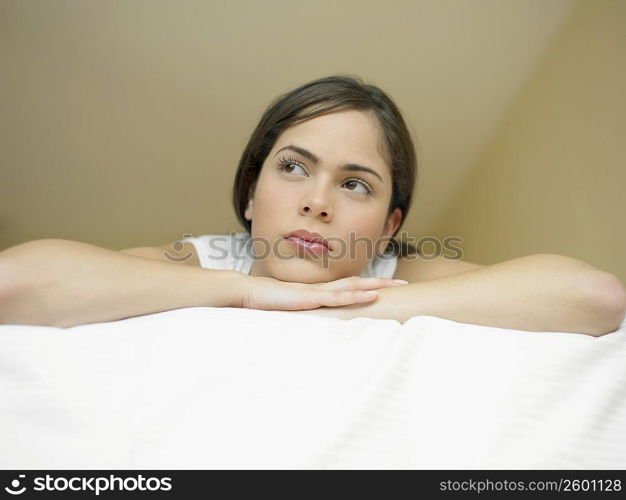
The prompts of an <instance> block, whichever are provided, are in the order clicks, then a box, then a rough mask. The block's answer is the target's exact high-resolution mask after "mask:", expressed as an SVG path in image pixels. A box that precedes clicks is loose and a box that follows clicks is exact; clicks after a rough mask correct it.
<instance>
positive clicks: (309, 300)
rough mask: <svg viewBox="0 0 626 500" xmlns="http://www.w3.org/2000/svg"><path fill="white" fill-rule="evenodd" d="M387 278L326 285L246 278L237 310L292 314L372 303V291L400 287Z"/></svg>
mask: <svg viewBox="0 0 626 500" xmlns="http://www.w3.org/2000/svg"><path fill="white" fill-rule="evenodd" d="M404 284H406V282H404V281H401V280H400V281H395V280H393V279H391V278H361V277H359V276H352V277H350V278H341V279H338V280H335V281H330V282H328V283H297V282H291V281H280V280H277V279H274V278H265V277H259V276H246V281H245V282H244V285H243V286H244V289H243V290H242V294H241V295H242V300H241V304H240V307H245V308H248V309H263V310H268V311H269V310H279V311H295V310H304V309H316V308H318V307H322V306H329V307H337V306H345V305H349V304H357V303H363V302H372V301H374V300H376V297H377V294H376V292H375V291H373V290H374V289H376V288H384V287H390V286H401V285H404Z"/></svg>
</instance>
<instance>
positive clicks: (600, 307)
mask: <svg viewBox="0 0 626 500" xmlns="http://www.w3.org/2000/svg"><path fill="white" fill-rule="evenodd" d="M378 292H379V293H378V299H377V300H376V301H374V302H372V303H368V304H358V305H350V306H343V307H340V308H320V309H315V310H313V311H298V312H297V314H318V315H322V316H330V317H337V318H342V319H350V318H354V317H363V316H365V317H370V318H380V319H396V320H398V321H400V322H402V323H404V322H405V321H406V320H407V319H409V318H411V317H413V316H418V315H427V316H436V317H440V318H444V319H450V320H452V321H457V322H460V323H473V324H479V325H485V326H494V327H500V328H510V329H516V330H526V331H552V332H572V333H584V334H588V335H594V336H599V335H603V334H605V333H609V332H613V331H615V330H616V329H617V328H618V327H619V325H620V324H621V322H622V321H623V320H624V317H625V314H626V290H625V289H624V286H623V285H622V283H621V282H620V281H619V280H618V279H617V278H616V277H615V276H614V275H612V274H610V273H607V272H604V271H600V270H598V269H595V268H593V267H592V266H590V265H588V264H586V263H584V262H582V261H578V260H576V259H572V258H569V257H565V256H561V255H552V254H537V255H529V256H526V257H520V258H516V259H512V260H508V261H505V262H501V263H498V264H494V265H490V266H484V267H481V268H479V269H475V270H471V271H467V272H462V273H460V274H454V275H450V276H445V277H442V278H437V279H431V280H428V281H422V282H416V283H410V284H408V285H405V286H403V287H398V288H385V289H382V290H379V291H378Z"/></svg>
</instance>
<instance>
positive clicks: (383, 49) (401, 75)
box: [0, 0, 626, 279]
mask: <svg viewBox="0 0 626 500" xmlns="http://www.w3.org/2000/svg"><path fill="white" fill-rule="evenodd" d="M470 4H471V8H468V5H470ZM625 5H626V2H624V1H623V0H621V1H608V0H582V1H581V2H578V1H577V0H551V1H550V2H546V1H545V0H514V1H513V0H507V1H502V0H473V1H472V2H471V3H470V2H467V1H465V0H440V1H437V2H434V1H432V0H398V1H397V2H394V8H392V9H390V8H389V6H388V5H387V4H384V3H382V4H381V2H378V1H363V0H346V1H345V2H339V3H338V2H319V3H316V4H315V6H313V4H306V5H305V4H301V3H297V2H284V1H269V2H252V1H251V2H248V3H246V2H233V3H227V2H221V3H218V2H204V1H193V0H185V1H182V2H180V3H179V2H177V3H176V4H173V3H172V2H169V1H159V0H137V1H134V2H103V1H99V0H56V1H55V2H48V1H45V0H44V1H42V0H25V1H21V2H0V74H1V75H2V85H0V115H1V116H2V120H0V181H1V182H0V250H1V249H4V248H6V247H9V246H12V245H15V244H18V243H21V242H23V241H28V240H31V239H39V238H46V237H56V238H67V239H73V240H78V241H84V242H89V243H93V244H96V245H101V246H104V247H109V248H118V249H121V248H127V247H131V246H144V245H161V244H164V243H166V242H168V241H170V242H172V241H175V240H177V239H179V238H181V237H182V236H183V234H193V235H198V234H204V233H224V232H228V231H231V230H240V229H241V228H240V226H239V225H238V223H237V221H236V218H235V215H234V213H233V209H232V207H231V201H230V194H231V193H230V190H231V185H232V181H233V178H234V174H235V170H236V167H237V162H238V160H239V157H240V155H241V152H242V150H243V147H244V145H245V143H246V141H247V139H248V137H249V134H250V132H251V131H252V129H253V127H254V126H255V125H256V122H257V120H258V119H259V117H260V115H261V113H262V111H263V109H264V108H265V107H266V105H267V104H268V103H269V102H270V100H271V99H273V98H274V97H275V96H276V95H277V94H279V93H281V92H284V91H286V90H288V89H290V88H293V87H294V86H295V85H298V84H301V83H303V82H306V81H308V80H310V79H313V78H317V77H320V76H324V75H328V74H333V73H352V74H357V75H361V76H363V77H364V78H365V79H366V80H367V81H371V82H372V83H376V84H378V85H380V86H381V87H382V88H383V89H385V90H387V91H388V92H389V93H390V94H391V96H392V97H393V98H394V99H395V100H396V102H397V103H398V105H399V106H400V108H401V110H402V111H403V113H404V114H405V117H406V118H407V121H408V124H409V128H410V129H411V132H412V133H413V135H414V139H415V143H416V146H417V148H418V159H419V162H420V169H421V183H420V185H419V186H418V190H417V192H416V197H415V200H414V204H413V208H412V212H411V214H410V215H409V218H408V220H407V224H406V225H405V227H404V228H403V230H407V231H408V232H409V233H410V234H414V235H416V236H422V235H428V234H437V235H441V236H447V235H455V234H458V235H461V236H462V237H463V238H464V239H465V243H464V246H463V247H464V250H465V252H466V254H465V258H466V259H467V260H470V261H476V262H480V263H485V264H488V263H493V262H496V261H501V260H504V259H508V258H513V257H516V256H520V255H525V254H530V253H541V252H554V253H561V254H565V255H570V256H574V257H578V258H581V259H583V260H586V261H588V262H590V263H592V264H593V265H596V266H598V267H600V268H604V269H607V270H611V271H613V272H615V273H617V274H619V275H620V277H621V278H622V279H624V278H626V271H625V268H624V264H623V261H622V259H621V257H622V256H623V255H624V249H625V241H624V236H623V231H622V228H621V226H620V224H621V223H622V221H621V218H622V216H623V215H624V214H625V210H624V208H625V207H624V202H623V201H622V200H623V196H622V195H621V190H622V186H623V185H624V180H625V178H624V176H625V170H624V168H623V158H625V157H626V155H624V153H625V150H624V148H625V142H626V141H624V138H623V130H625V129H626V123H625V120H626V118H625V114H624V113H625V107H624V102H625V95H624V89H625V88H626V76H625V73H624V71H625V70H624V64H623V61H624V60H626V51H625V38H624V36H625V35H624V34H625V33H626V19H625V14H624V9H625ZM546 47H549V51H548V52H547V53H546ZM542 54H543V58H542ZM538 61H539V62H540V64H539V66H537V62H538ZM620 153H621V154H620ZM468 172H471V173H468ZM620 181H621V182H620ZM458 186H461V188H460V190H457V187H458Z"/></svg>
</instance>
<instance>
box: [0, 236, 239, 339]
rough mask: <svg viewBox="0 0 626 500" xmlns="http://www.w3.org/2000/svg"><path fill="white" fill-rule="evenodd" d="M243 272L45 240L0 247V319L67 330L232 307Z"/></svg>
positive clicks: (78, 243)
mask: <svg viewBox="0 0 626 500" xmlns="http://www.w3.org/2000/svg"><path fill="white" fill-rule="evenodd" d="M241 277H243V275H242V274H241V273H238V272H236V271H221V270H213V269H202V268H198V267H194V266H189V265H184V264H179V263H169V262H159V261H156V260H151V259H146V258H142V257H137V256H132V255H124V254H122V253H119V252H116V251H114V250H107V249H105V248H100V247H97V246H94V245H89V244H87V243H80V242H77V241H69V240H60V239H44V240H35V241H30V242H27V243H23V244H21V245H17V246H14V247H11V248H8V249H6V250H4V251H3V252H0V324H3V323H4V324H7V323H8V324H28V325H45V326H56V327H69V326H75V325H79V324H85V323H98V322H103V321H114V320H118V319H123V318H127V317H131V316H139V315H142V314H149V313H156V312H161V311H166V310H170V309H178V308H182V307H202V306H205V307H237V306H238V304H239V302H241V297H239V296H238V295H237V294H239V293H240V292H241V289H242V286H241V285H242V283H241V282H242V279H241Z"/></svg>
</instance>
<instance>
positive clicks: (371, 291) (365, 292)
mask: <svg viewBox="0 0 626 500" xmlns="http://www.w3.org/2000/svg"><path fill="white" fill-rule="evenodd" d="M363 293H364V294H365V295H378V292H377V291H376V290H367V291H364V292H363Z"/></svg>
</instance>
